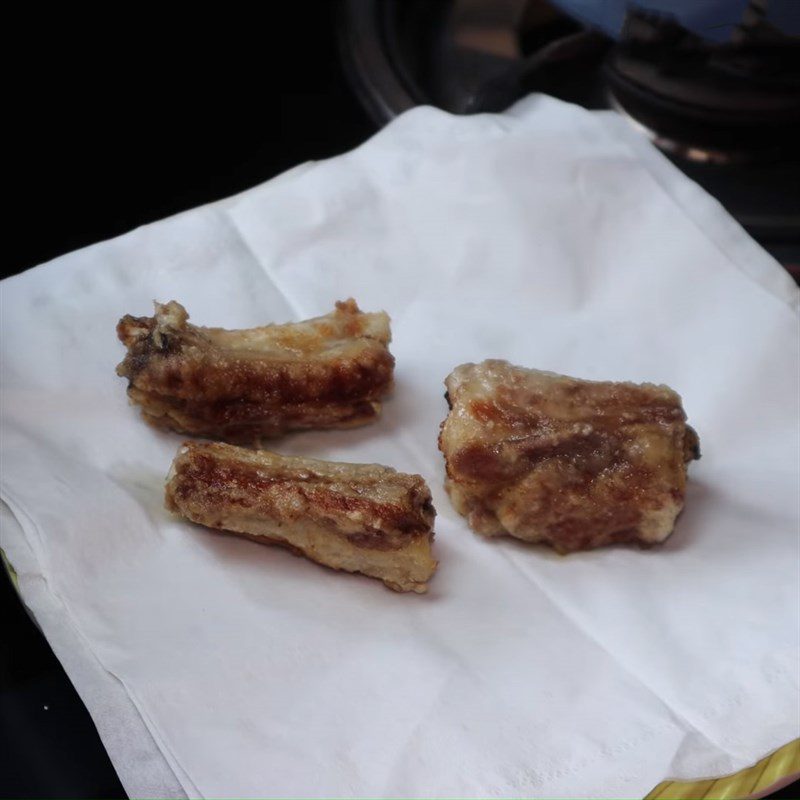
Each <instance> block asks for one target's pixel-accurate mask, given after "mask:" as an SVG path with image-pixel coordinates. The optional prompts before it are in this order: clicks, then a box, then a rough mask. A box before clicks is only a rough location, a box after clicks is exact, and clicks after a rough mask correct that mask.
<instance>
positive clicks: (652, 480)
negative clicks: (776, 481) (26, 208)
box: [439, 360, 700, 552]
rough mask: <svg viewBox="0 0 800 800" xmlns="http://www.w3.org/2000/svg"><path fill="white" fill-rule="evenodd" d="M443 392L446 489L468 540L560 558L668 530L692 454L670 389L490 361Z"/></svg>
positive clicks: (692, 442)
mask: <svg viewBox="0 0 800 800" xmlns="http://www.w3.org/2000/svg"><path fill="white" fill-rule="evenodd" d="M445 384H446V386H447V398H448V403H449V404H450V413H449V415H448V417H447V419H446V420H445V421H444V422H443V423H442V429H441V434H440V436H439V448H440V449H441V451H442V452H443V453H444V457H445V461H446V464H447V481H446V486H447V490H448V492H449V494H450V498H451V500H452V502H453V505H454V506H455V508H456V510H457V511H458V512H459V513H461V514H463V515H464V516H466V517H467V519H468V521H469V524H470V526H471V527H472V528H473V529H474V530H475V531H477V532H478V533H482V534H484V535H487V536H497V535H502V534H510V535H511V536H515V537H517V538H519V539H525V540H527V541H531V542H543V543H546V544H550V545H552V546H553V547H554V548H555V549H556V550H559V551H560V552H570V551H573V550H584V549H588V548H592V547H599V546H600V545H604V544H610V543H613V542H640V543H642V544H652V543H656V542H661V541H663V540H664V539H666V538H667V536H669V534H670V533H671V532H672V528H673V526H674V523H675V518H676V517H677V515H678V513H679V512H680V510H681V508H682V507H683V500H684V489H685V486H686V465H687V462H688V461H690V460H691V459H693V458H699V455H700V454H699V445H698V439H697V434H696V433H695V432H694V430H692V428H690V427H689V426H687V425H686V415H685V414H684V412H683V408H682V406H681V399H680V397H679V396H678V395H677V394H676V393H675V392H673V391H672V389H669V388H668V387H666V386H655V385H653V384H641V385H637V384H632V383H611V382H599V381H584V380H578V379H575V378H568V377H565V376H563V375H555V374H553V373H550V372H541V371H539V370H532V369H523V368H522V367H515V366H512V365H511V364H509V363H508V362H506V361H495V360H490V361H484V362H483V363H482V364H463V365H462V366H460V367H457V368H456V369H455V370H454V371H453V372H452V373H451V374H450V375H449V376H448V378H447V380H446V381H445Z"/></svg>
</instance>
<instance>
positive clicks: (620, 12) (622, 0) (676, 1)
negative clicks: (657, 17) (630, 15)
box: [553, 0, 800, 42]
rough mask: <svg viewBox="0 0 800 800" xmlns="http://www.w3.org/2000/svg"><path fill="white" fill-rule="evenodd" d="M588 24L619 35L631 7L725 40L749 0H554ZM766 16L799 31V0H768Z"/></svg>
mask: <svg viewBox="0 0 800 800" xmlns="http://www.w3.org/2000/svg"><path fill="white" fill-rule="evenodd" d="M553 2H554V4H555V5H557V6H558V7H559V8H561V9H562V10H564V11H565V12H566V13H567V14H569V15H570V16H572V17H573V18H575V19H577V20H579V21H581V22H583V23H584V24H585V25H588V26H590V27H594V28H600V30H602V31H603V32H604V33H607V34H608V35H609V36H612V37H613V38H614V39H618V38H619V35H620V31H621V30H622V23H623V20H624V19H625V12H626V10H627V9H628V8H630V7H636V8H641V9H645V10H649V11H658V12H662V13H665V14H670V15H671V16H673V17H675V18H676V19H677V20H678V22H680V23H681V25H683V26H684V27H685V28H688V29H689V30H690V31H692V32H693V33H696V34H697V35H698V36H701V37H703V38H704V39H708V40H709V41H713V42H725V41H728V40H729V39H730V38H731V33H733V29H734V28H735V27H736V26H737V25H738V24H739V23H740V22H741V21H742V14H743V13H744V11H745V9H746V8H747V5H748V0H635V1H634V2H629V0H553ZM767 20H768V21H769V22H770V23H771V24H772V25H774V26H775V27H776V28H779V29H780V30H781V31H783V32H784V33H786V34H789V35H791V36H798V35H800V0H769V2H768V4H767Z"/></svg>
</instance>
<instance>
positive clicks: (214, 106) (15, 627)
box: [0, 2, 800, 798]
mask: <svg viewBox="0 0 800 800" xmlns="http://www.w3.org/2000/svg"><path fill="white" fill-rule="evenodd" d="M198 8H199V7H197V6H193V7H192V15H191V20H188V19H182V20H180V21H179V22H178V21H173V20H168V19H162V17H161V16H157V17H153V16H144V13H145V12H144V11H141V12H139V11H138V10H134V7H129V8H128V11H127V13H126V14H123V13H120V14H115V15H114V16H113V18H112V17H111V16H108V17H106V18H103V17H100V18H98V16H97V13H96V12H95V13H93V14H92V15H91V16H90V15H88V14H86V15H85V16H84V15H82V13H81V12H78V11H76V8H75V7H74V6H72V5H70V6H68V7H67V6H63V7H57V10H52V9H48V11H47V19H46V20H43V19H42V18H41V15H42V13H43V12H42V11H41V9H38V8H37V9H34V10H31V11H29V12H26V14H24V15H23V17H25V16H27V18H23V19H21V20H20V21H19V22H18V23H17V27H16V28H15V33H14V37H15V38H16V40H17V41H16V48H17V50H18V54H19V58H18V59H17V61H16V65H17V68H18V72H19V73H20V75H23V76H24V78H25V79H24V80H17V81H14V82H13V86H12V89H11V90H10V93H9V94H10V96H9V102H10V106H11V108H10V111H11V115H10V118H11V119H13V120H14V123H13V125H11V126H10V127H11V133H12V143H11V147H10V148H8V149H7V151H6V152H7V158H8V159H9V160H10V162H11V167H12V169H11V170H10V173H11V186H10V196H11V198H12V201H13V203H14V209H15V212H16V218H15V220H14V225H12V226H10V230H7V231H6V232H5V237H6V243H7V246H6V251H5V255H4V259H3V260H2V264H1V265H0V274H1V275H2V276H3V277H5V276H8V275H12V274H14V273H16V272H20V271H22V270H24V269H27V268H28V267H31V266H34V265H36V264H39V263H41V262H43V261H46V260H49V259H51V258H54V257H56V256H58V255H61V254H63V253H66V252H69V251H71V250H74V249H76V248H78V247H83V246H85V245H88V244H92V243H93V242H96V241H99V240H102V239H107V238H110V237H113V236H116V235H118V234H121V233H124V232H126V231H128V230H130V229H132V228H135V227H137V226H138V225H141V224H144V223H147V222H152V221H154V220H157V219H160V218H162V217H165V216H168V215H170V214H173V213H175V212H178V211H182V210H184V209H187V208H192V207H194V206H197V205H200V204H203V203H206V202H210V201H212V200H217V199H219V198H222V197H225V196H228V195H230V194H233V193H235V192H238V191H241V190H243V189H246V188H248V187H250V186H254V185H256V184H258V183H261V182H262V181H265V180H267V179H269V178H271V177H272V176H274V175H277V174H278V173H280V172H282V171H284V170H285V169H288V168H289V167H292V166H294V165H296V164H298V163H301V162H303V161H307V160H309V159H319V158H325V157H328V156H332V155H335V154H337V153H340V152H343V151H345V150H348V149H350V148H351V147H353V146H355V145H356V144H358V143H359V142H361V141H363V140H364V139H365V138H366V137H367V136H369V135H370V134H371V133H372V132H373V130H374V128H373V125H372V123H371V122H370V121H369V120H368V118H367V117H366V115H365V113H364V112H363V111H362V109H361V107H360V106H359V104H358V102H357V100H356V99H355V97H354V96H353V94H352V93H351V91H350V89H349V87H348V84H347V81H346V79H345V76H344V74H343V71H342V68H341V66H340V61H339V56H338V52H337V43H336V35H335V21H336V20H335V12H336V9H335V6H334V4H333V3H331V2H305V3H287V4H270V5H269V6H267V7H266V8H267V9H268V10H267V11H266V21H265V11H264V8H260V9H259V13H257V14H256V13H252V14H246V13H240V14H238V15H233V14H227V15H222V16H220V11H219V9H215V10H214V12H213V13H209V14H208V16H205V17H203V16H202V12H198V10H197V9H198ZM104 13H105V12H104ZM150 13H151V14H152V12H150ZM123 34H124V35H123ZM9 240H10V248H9V247H8V241H9ZM0 620H2V629H1V632H2V636H0V797H61V798H67V797H83V798H100V797H104V798H116V797H120V798H121V797H125V792H124V790H123V788H122V786H121V785H120V783H119V780H118V778H117V776H116V774H115V772H114V769H113V767H112V766H111V763H110V761H109V760H108V756H107V755H106V752H105V750H104V748H103V745H102V743H101V742H100V739H99V737H98V735H97V732H96V730H95V728H94V725H93V723H92V721H91V718H90V717H89V714H88V712H87V711H86V709H85V708H84V706H83V704H82V703H81V701H80V699H79V697H78V695H77V694H76V692H75V690H74V689H73V687H72V685H71V683H70V682H69V679H68V678H67V676H66V674H65V673H64V671H63V669H62V668H61V665H60V664H59V662H58V660H57V659H56V657H55V656H54V655H53V653H52V651H51V650H50V647H49V645H48V644H47V642H46V640H45V639H44V637H43V636H42V635H41V633H40V632H39V630H38V628H37V627H36V626H35V625H34V624H33V622H32V621H31V619H30V618H29V617H28V615H27V613H26V611H25V610H24V608H23V607H22V604H21V603H20V602H19V599H18V597H17V595H16V593H15V591H14V589H13V587H12V585H11V583H10V580H9V579H8V576H7V575H6V574H5V573H4V572H3V573H2V574H0ZM798 795H800V786H799V785H798V784H795V785H794V786H793V787H787V788H786V789H784V790H782V791H781V792H780V793H778V794H777V795H775V796H776V797H786V798H788V797H796V796H798Z"/></svg>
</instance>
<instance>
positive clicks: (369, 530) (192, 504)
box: [166, 442, 437, 592]
mask: <svg viewBox="0 0 800 800" xmlns="http://www.w3.org/2000/svg"><path fill="white" fill-rule="evenodd" d="M166 506H167V508H168V509H169V510H171V511H175V512H177V513H179V514H181V515H182V516H184V517H186V518H187V519H189V520H191V521H192V522H198V523H200V524H201V525H206V526H208V527H210V528H217V529H219V530H221V531H223V532H225V533H235V534H239V535H243V536H246V537H249V538H251V539H254V540H255V541H258V542H264V543H269V544H279V545H283V546H284V547H288V548H290V549H292V550H294V551H295V552H297V553H299V554H300V555H304V556H306V557H307V558H310V559H311V560H312V561H316V562H317V563H319V564H324V565H325V566H328V567H332V568H333V569H339V570H345V571H346V572H360V573H362V574H363V575H369V576H370V577H372V578H378V579H379V580H381V581H383V582H384V583H385V584H386V586H388V587H389V588H390V589H394V590H395V591H398V592H409V591H413V592H424V591H426V589H427V585H426V582H427V581H428V580H429V578H430V577H431V576H432V575H433V573H434V572H435V570H436V566H437V562H436V561H435V560H434V559H433V556H432V555H431V543H432V542H433V520H434V517H435V516H436V511H435V510H434V508H433V503H432V502H431V493H430V490H429V489H428V486H427V485H426V483H425V481H424V480H423V479H422V478H421V477H420V476H419V475H406V474H404V473H401V472H396V471H395V470H393V469H391V468H390V467H382V466H380V465H378V464H338V463H334V462H330V461H317V460H314V459H310V458H292V457H288V456H280V455H277V454H275V453H270V452H267V451H265V450H261V451H254V450H247V449H244V448H241V447H234V446H232V445H227V444H216V443H206V444H201V443H197V442H186V443H185V444H184V445H183V446H182V447H181V448H180V450H179V451H178V455H177V456H176V457H175V460H174V462H173V464H172V469H171V470H170V473H169V475H168V476H167V488H166Z"/></svg>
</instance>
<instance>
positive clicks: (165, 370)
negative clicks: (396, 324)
mask: <svg viewBox="0 0 800 800" xmlns="http://www.w3.org/2000/svg"><path fill="white" fill-rule="evenodd" d="M187 320H188V314H187V313H186V310H185V309H184V308H183V306H181V305H180V304H179V303H176V302H175V301H172V302H170V303H166V304H164V305H162V304H160V303H156V304H155V316H153V317H132V316H130V315H128V316H125V317H123V318H122V319H121V320H120V321H119V324H118V325H117V335H118V336H119V339H120V341H121V342H122V343H123V344H124V345H125V346H126V347H127V348H128V353H127V355H126V356H125V359H124V360H123V361H122V363H121V364H120V365H119V366H118V367H117V374H118V375H120V376H122V377H125V378H127V379H128V396H129V397H130V399H131V401H132V402H133V403H136V404H138V405H140V406H141V407H142V415H143V416H144V418H145V419H146V420H147V421H148V422H150V423H151V424H153V425H156V426H157V427H160V428H167V429H169V430H174V431H178V432H181V433H188V434H193V435H199V436H208V437H210V438H215V439H225V440H227V441H238V442H242V443H248V444H250V443H254V442H257V441H258V440H259V439H261V438H269V437H274V436H278V435H280V434H282V433H284V432H286V431H290V430H300V429H304V428H349V427H353V426H356V425H362V424H364V423H367V422H370V421H372V420H373V419H375V417H376V416H377V415H378V413H379V412H380V407H381V404H380V400H381V399H382V398H383V397H384V396H385V395H386V394H387V393H388V392H389V391H390V390H391V387H392V378H393V372H394V358H393V356H392V355H391V353H390V352H389V350H388V349H387V345H388V343H389V341H390V339H391V334H390V331H389V317H388V316H387V315H386V314H385V313H383V312H380V313H376V314H364V313H362V312H361V311H359V309H358V306H357V305H356V302H355V300H352V299H351V300H347V301H345V302H339V303H337V304H336V310H335V311H333V313H331V314H328V315H327V316H324V317H317V318H316V319H310V320H307V321H305V322H298V323H290V324H286V325H266V326H264V327H262V328H252V329H250V330H238V331H237V330H223V329H222V328H201V327H197V326H195V325H191V324H190V323H189V322H188V321H187Z"/></svg>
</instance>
